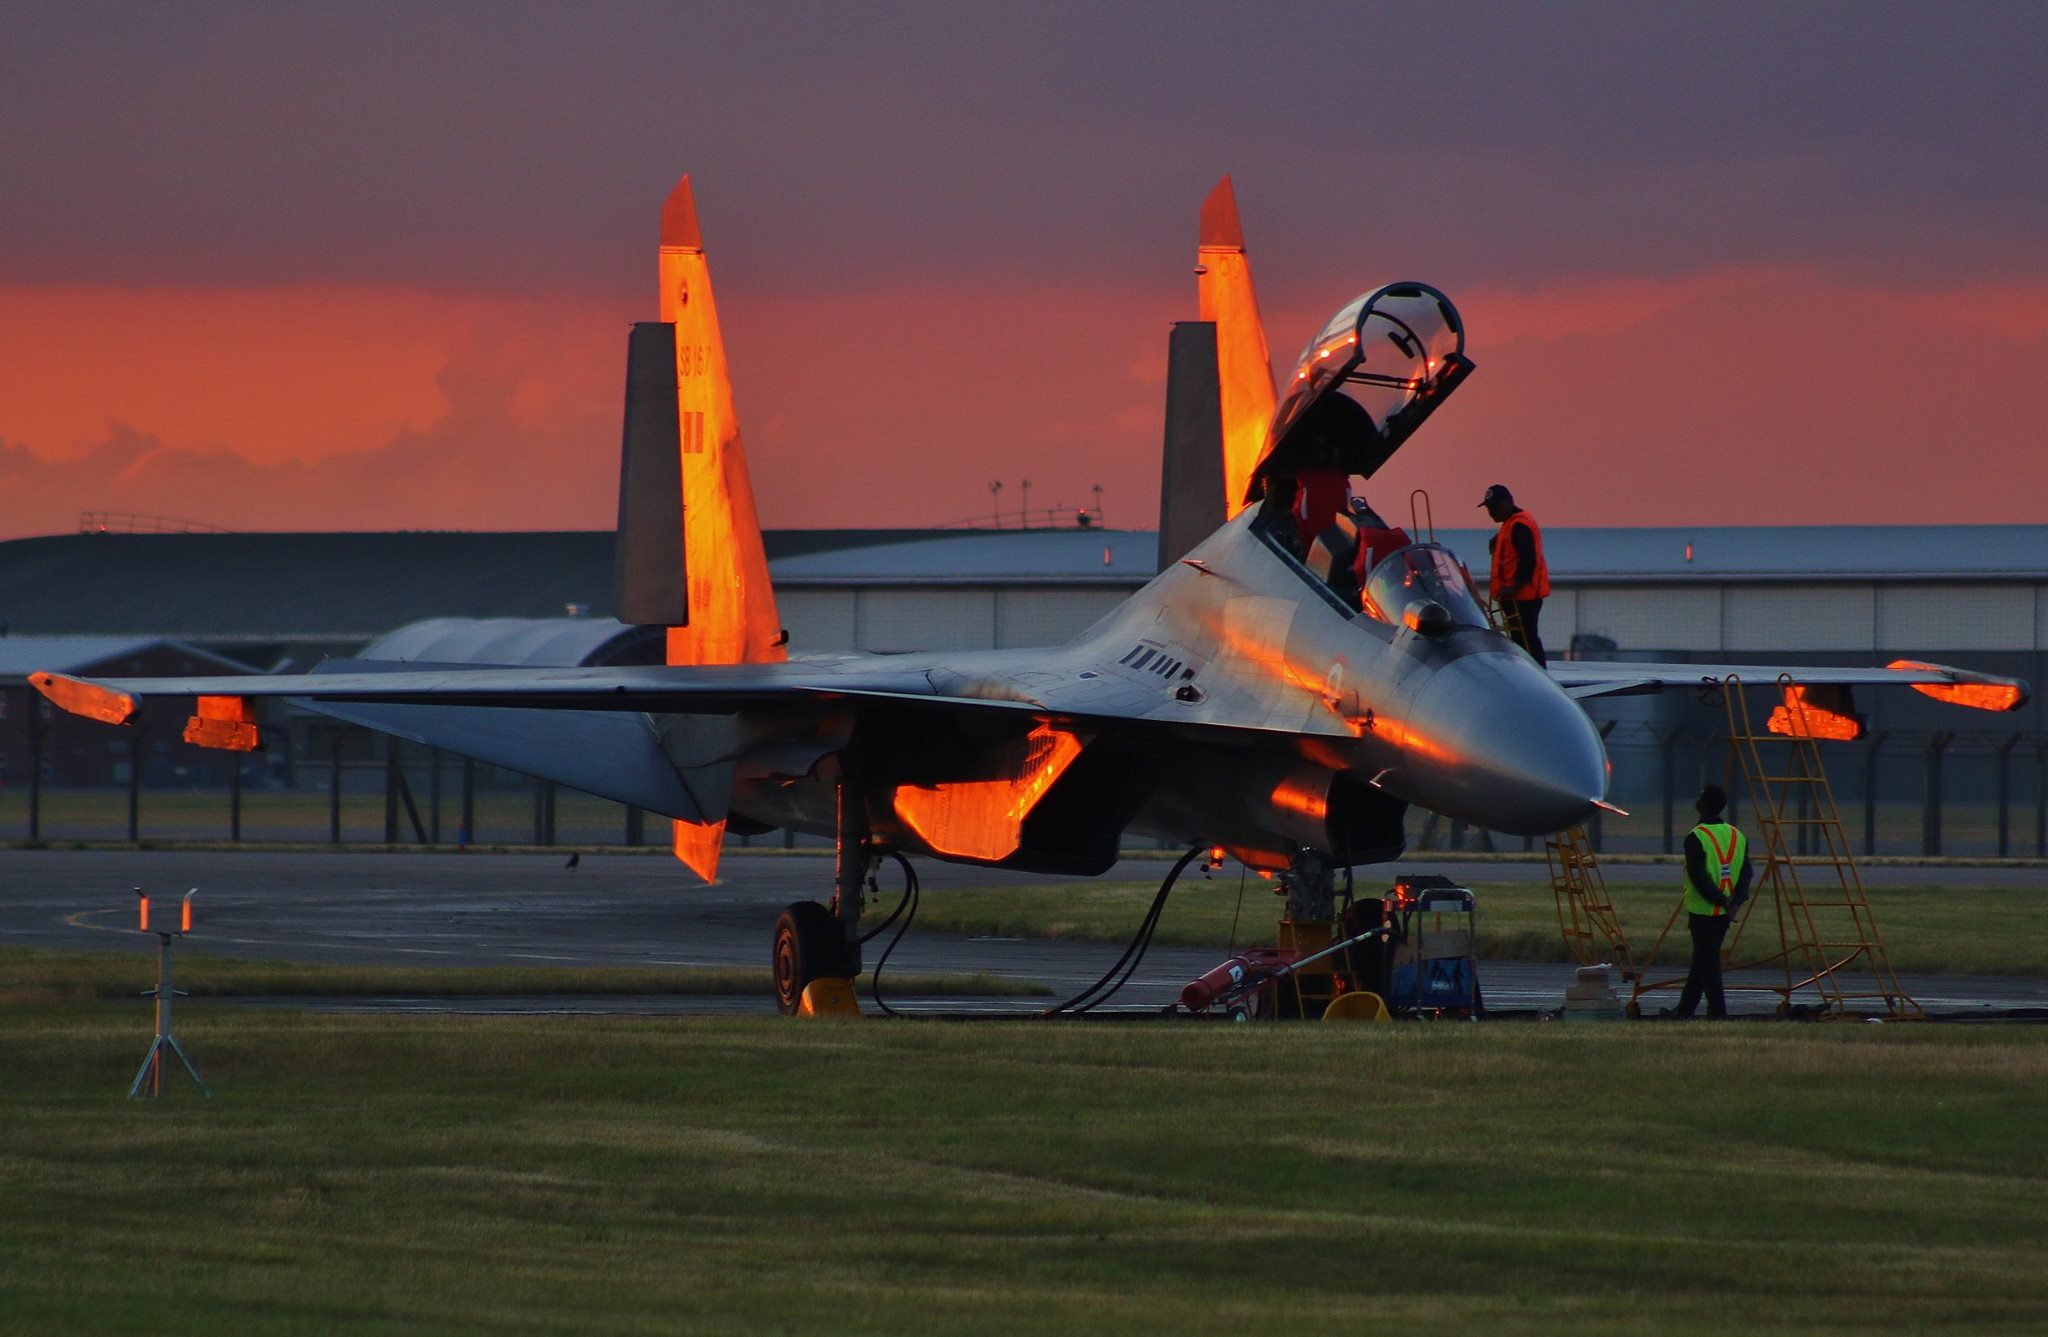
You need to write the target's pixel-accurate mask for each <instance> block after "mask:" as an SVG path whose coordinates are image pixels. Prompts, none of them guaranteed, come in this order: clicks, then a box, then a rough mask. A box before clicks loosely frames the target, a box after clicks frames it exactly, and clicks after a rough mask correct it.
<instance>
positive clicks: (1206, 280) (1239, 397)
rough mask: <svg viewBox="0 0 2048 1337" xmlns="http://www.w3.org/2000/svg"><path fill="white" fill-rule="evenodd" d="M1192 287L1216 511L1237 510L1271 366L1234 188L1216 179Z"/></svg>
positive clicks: (1267, 405) (1254, 464)
mask: <svg viewBox="0 0 2048 1337" xmlns="http://www.w3.org/2000/svg"><path fill="white" fill-rule="evenodd" d="M1196 254H1197V265H1196V269H1195V273H1196V274H1197V275H1198V278H1197V279H1196V287H1197V290H1198V292H1199V295H1200V298H1201V304H1202V309H1201V315H1202V319H1203V320H1206V321H1213V322H1214V323H1215V326H1216V367H1217V379H1218V382H1219V384H1220V386H1221V397H1222V413H1223V515H1224V517H1225V518H1226V519H1227V518H1229V517H1230V516H1234V515H1236V514H1237V513H1238V512H1239V511H1241V510H1243V509H1244V507H1245V496H1246V492H1247V490H1248V489H1249V487H1250V485H1251V478H1252V471H1253V470H1254V469H1256V468H1258V465H1259V457H1260V456H1261V455H1262V454H1264V453H1265V449H1266V430H1267V428H1268V427H1270V426H1271V425H1272V422H1273V406H1274V398H1273V364H1272V359H1271V358H1270V357H1269V356H1268V354H1267V352H1266V326H1265V323H1264V322H1263V321H1262V320H1260V319H1259V300H1258V297H1257V295H1256V294H1255V293H1253V291H1252V271H1251V262H1250V259H1249V258H1248V257H1247V256H1246V254H1245V249H1244V228H1243V226H1242V225H1241V224H1240V223H1239V222H1238V218H1237V193H1236V192H1235V191H1234V190H1232V189H1231V186H1230V178H1229V177H1227V176H1226V177H1224V178H1223V179H1222V180H1221V181H1218V182H1217V183H1216V189H1214V190H1212V191H1210V192H1209V198H1208V199H1206V200H1204V201H1203V202H1202V230H1201V240H1200V243H1199V245H1198V247H1197V251H1196Z"/></svg>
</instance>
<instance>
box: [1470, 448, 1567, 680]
mask: <svg viewBox="0 0 2048 1337" xmlns="http://www.w3.org/2000/svg"><path fill="white" fill-rule="evenodd" d="M1479 504H1480V505H1481V506H1483V507H1485V508H1486V513H1487V514H1488V515H1489V516H1492V517H1493V519H1494V521H1495V523H1497V524H1499V525H1500V531H1499V532H1498V533H1496V534H1495V535H1494V536H1493V537H1492V538H1490V539H1488V540H1487V541H1486V550H1487V551H1488V552H1490V553H1492V554H1493V603H1494V606H1495V607H1496V608H1499V609H1500V610H1501V611H1502V612H1503V613H1507V614H1509V618H1508V635H1509V636H1511V637H1513V638H1514V642H1515V644H1516V645H1519V646H1521V647H1522V648H1523V649H1524V650H1527V651H1528V652H1529V654H1530V656H1531V657H1532V658H1534V659H1535V661H1536V662H1537V663H1539V664H1547V663H1549V662H1550V661H1549V660H1548V659H1547V658H1545V657H1544V654H1543V638H1542V637H1541V636H1540V635H1538V634H1537V630H1536V620H1537V618H1538V617H1540V616H1541V615H1542V613H1543V601H1544V600H1545V599H1547V598H1549V597H1550V565H1549V563H1547V562H1545V561H1544V560H1543V531H1542V530H1540V529H1538V528H1537V527H1536V521H1535V520H1534V519H1533V518H1531V516H1530V515H1529V513H1528V512H1527V511H1525V510H1523V509H1522V508H1521V507H1519V506H1517V505H1515V494H1514V493H1512V492H1510V491H1508V490H1507V489H1506V488H1505V487H1503V486H1501V485H1500V484H1499V483H1495V484H1494V485H1493V486H1492V487H1490V488H1488V489H1486V495H1485V496H1484V497H1482V498H1480V501H1479Z"/></svg>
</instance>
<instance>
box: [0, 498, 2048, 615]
mask: <svg viewBox="0 0 2048 1337" xmlns="http://www.w3.org/2000/svg"><path fill="white" fill-rule="evenodd" d="M1539 518H1540V517H1539ZM1490 532H1491V531H1490V530H1483V529H1459V530H1446V531H1442V532H1441V537H1442V538H1443V539H1444V541H1445V542H1447V543H1448V544H1449V545H1450V546H1451V547H1452V548H1453V549H1454V550H1455V551H1456V552H1457V553H1458V554H1459V555H1460V556H1462V557H1463V558H1464V559H1465V560H1466V562H1467V563H1468V564H1470V565H1471V567H1472V568H1473V570H1474V571H1475V572H1480V573H1483V572H1484V571H1485V569H1486V539H1487V536H1488V534H1489V533H1490ZM766 540H767V549H768V558H769V565H770V568H771V570H772V571H773V573H774V576H775V579H776V581H777V582H778V583H779V584H781V585H784V586H787V587H790V588H803V587H806V586H809V587H826V586H833V585H845V584H856V583H858V584H914V585H931V584H948V583H973V584H990V583H1004V584H1048V585H1075V584H1106V585H1111V586H1116V587H1122V588H1135V587H1136V586H1138V585H1140V584H1142V583H1143V582H1144V581H1145V580H1147V579H1148V578H1150V576H1151V574H1152V564H1153V561H1154V558H1155V555H1156V551H1157V545H1156V540H1155V538H1154V536H1153V534H1152V533H1151V532H1150V531H1144V530H1102V529H1033V530H1014V529H1011V530H958V529H952V530H932V529H921V530H920V529H908V530H905V529H843V530H771V531H769V533H768V534H767V536H766ZM1545 541H1546V544H1547V547H1548V549H1549V557H1550V565H1551V570H1552V572H1553V574H1554V575H1556V576H1557V577H1558V578H1559V579H1561V580H1564V581H1567V582H1571V581H1603V580H1614V581H1637V580H1643V581H1663V580H1722V579H1730V578H1736V579H1744V580H1778V581H1792V580H1807V581H1813V580H1823V581H1825V580H1844V579H1869V578H1872V577H1875V578H1878V579H1885V580H1933V579H1958V578H1960V579H1978V580H1984V579H1990V580H2000V579H2005V580H2011V579H2021V580H2048V525H1937V526H1917V527H1911V528H1901V527H1897V526H1888V525H1852V526H1834V527H1828V526H1822V527H1811V528H1791V527H1788V528H1762V527H1747V528H1737V527H1707V528H1700V529H1690V530H1688V529H1568V528H1566V529H1551V530H1548V531H1546V533H1545ZM1688 543H1689V544H1691V545H1692V557H1691V560H1690V561H1688V560H1687V558H1686V545H1687V544H1688ZM611 550H612V535H611V534H610V533H608V532H543V533H459V532H401V533H378V534H318V533H316V534H66V535H57V536H52V537H44V538H29V539H17V540H14V541H12V542H4V543H0V644H4V643H5V635H6V631H7V629H8V628H10V627H11V629H12V630H13V632H14V633H16V634H17V635H19V634H22V633H35V634H37V635H62V636H88V635H111V634H120V635H131V636H132V635H137V634H144V633H147V634H150V635H153V636H161V637H167V638H174V639H179V640H186V641H191V640H200V641H213V642H219V641H227V640H242V641H257V640H273V639H274V640H293V641H299V642H304V641H311V640H322V639H324V640H332V641H336V642H353V643H355V644H361V643H362V642H365V641H368V640H371V639H373V638H375V637H377V636H380V635H383V634H384V633H385V632H387V631H390V630H391V629H392V628H394V627H401V626H404V625H406V624H408V623H412V622H417V621H420V620H422V619H427V618H437V617H462V618H547V619H554V618H560V617H562V616H563V614H564V612H565V611H566V609H567V607H568V606H569V605H572V604H574V605H580V606H582V607H583V608H584V610H585V611H586V615H587V616H589V617H591V618H592V619H601V618H605V617H607V616H608V615H609V614H610V612H611Z"/></svg>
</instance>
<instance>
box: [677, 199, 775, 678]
mask: <svg viewBox="0 0 2048 1337" xmlns="http://www.w3.org/2000/svg"><path fill="white" fill-rule="evenodd" d="M661 319H662V320H663V321H665V322H667V323H669V324H672V325H674V326H675V327H676V335H675V338H676V416H677V420H678V421H677V429H678V435H679V438H680V439H679V442H678V444H679V449H680V459H681V464H682V471H681V472H682V485H683V507H684V511H685V514H686V515H687V517H688V523H687V524H686V525H685V526H684V527H683V546H684V569H685V571H686V572H687V577H688V585H689V596H690V618H689V625H688V626H685V627H671V628H670V629H669V633H668V662H669V663H671V664H764V663H775V662H779V661H780V660H782V659H783V658H784V654H783V651H782V621H781V617H780V615H779V614H778V613H777V611H776V608H775V590H774V588H773V586H771V585H770V584H769V581H768V555H767V550H766V549H765V548H763V546H762V544H761V521H760V518H759V516H758V515H757V514H756V513H755V510H754V484H753V480H752V479H751V478H749V477H748V475H747V454H746V449H745V448H744V447H743V446H742V445H741V444H740V429H739V419H738V418H737V416H736V415H735V414H734V412H733V404H732V381H731V379H730V378H729V376H728V374H727V371H726V362H725V340H724V337H723V336H722V335H721V334H720V333H719V329H718V307H717V304H716V303H715V302H714V301H713V299H712V295H711V269H710V266H709V264H708V263H706V261H705V258H704V246H703V240H702V236H701V234H700V232H699V231H698V227H697V206H696V202H695V200H694V198H693V196H692V195H691V192H690V178H689V177H687V176H685V177H684V178H683V179H682V180H681V181H679V182H677V183H676V188H675V190H674V191H673V192H672V193H671V194H670V195H669V197H668V202H667V203H666V204H664V205H663V206H662V210H661Z"/></svg>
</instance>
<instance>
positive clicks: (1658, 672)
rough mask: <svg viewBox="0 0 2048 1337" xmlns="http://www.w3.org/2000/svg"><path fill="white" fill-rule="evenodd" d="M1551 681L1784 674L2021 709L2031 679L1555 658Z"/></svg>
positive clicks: (1601, 684) (1689, 683) (1571, 690)
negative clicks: (1905, 688) (2024, 680)
mask: <svg viewBox="0 0 2048 1337" xmlns="http://www.w3.org/2000/svg"><path fill="white" fill-rule="evenodd" d="M1550 677H1551V680H1552V681H1553V682H1555V683H1557V685H1558V686H1560V687H1562V688H1564V690H1565V692H1566V694H1567V695H1569V696H1572V697H1576V698H1579V699H1581V700H1583V699H1585V698H1587V697H1595V696H1633V695H1640V694H1642V693H1647V692H1662V691H1669V690H1673V689H1682V688H1718V687H1722V686H1724V685H1725V684H1727V683H1728V682H1729V681H1730V680H1731V679H1733V680H1740V681H1741V682H1742V683H1744V684H1746V685H1748V686H1763V687H1768V686H1775V685H1777V683H1778V682H1779V680H1780V679H1784V680H1786V681H1789V682H1793V683H1797V684H1800V685H1801V686H1806V687H1862V686H1895V687H1911V688H1913V689H1914V690H1916V691H1919V692H1923V693H1925V694H1926V695H1928V696H1931V697H1934V698H1935V699H1936V700H1938V701H1947V702H1950V703H1951V704H1954V705H1960V706H1975V707H1976V708H1978V709H1980V710H2018V709H2019V708H2020V707H2021V706H2024V705H2025V704H2027V700H2028V697H2029V695H2030V691H2029V688H2028V686H2027V684H2026V683H2025V682H2023V681H2021V680H2020V679H2018V678H2001V677H1998V676H1997V675H1995V674H1990V673H1973V672H1971V671H1970V670H1968V669H1959V668H1949V667H1948V666H1946V665H1943V664H1923V663H1919V662H1917V661H1915V660H1907V659H1901V660H1896V661H1894V662H1893V663H1891V664H1890V665H1887V666H1886V667H1884V668H1817V667H1814V666H1812V665H1806V664H1632V663H1625V662H1620V661H1616V660H1570V661H1562V660H1554V661H1552V662H1551V664H1550Z"/></svg>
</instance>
